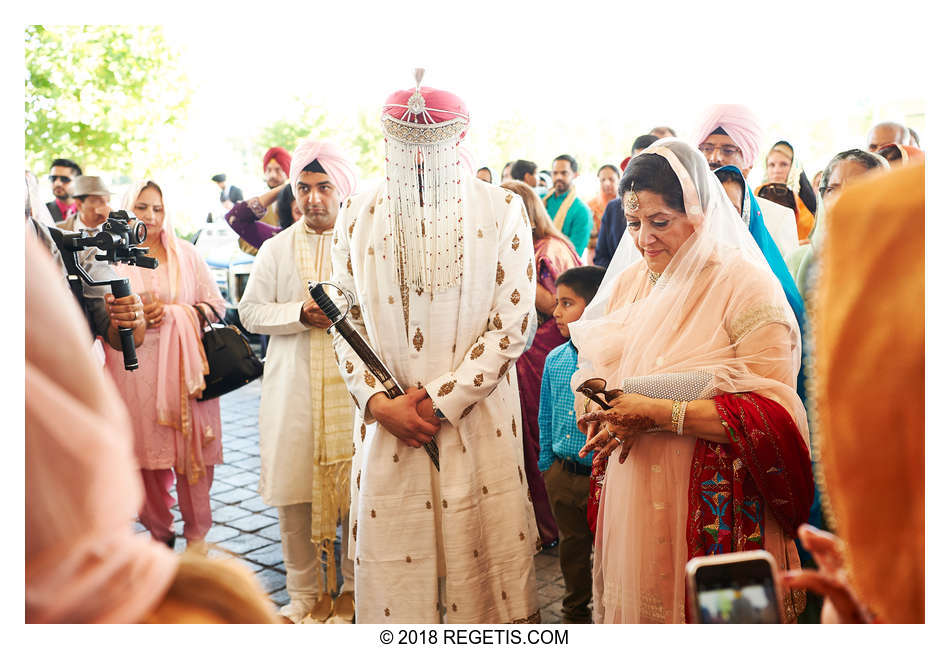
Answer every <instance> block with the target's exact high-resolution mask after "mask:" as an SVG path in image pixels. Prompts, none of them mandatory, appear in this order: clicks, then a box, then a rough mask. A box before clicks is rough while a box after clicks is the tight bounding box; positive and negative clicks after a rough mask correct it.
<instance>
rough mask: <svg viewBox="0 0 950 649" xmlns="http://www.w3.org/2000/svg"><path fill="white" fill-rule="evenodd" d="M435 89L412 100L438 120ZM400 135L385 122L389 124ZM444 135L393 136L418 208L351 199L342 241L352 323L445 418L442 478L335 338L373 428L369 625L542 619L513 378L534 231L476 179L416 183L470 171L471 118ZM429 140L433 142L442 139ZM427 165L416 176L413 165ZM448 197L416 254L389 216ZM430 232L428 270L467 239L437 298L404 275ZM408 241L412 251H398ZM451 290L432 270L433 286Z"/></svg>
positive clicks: (390, 147) (387, 188)
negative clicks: (387, 414)
mask: <svg viewBox="0 0 950 649" xmlns="http://www.w3.org/2000/svg"><path fill="white" fill-rule="evenodd" d="M430 92H438V91H433V90H432V89H428V88H421V91H420V89H418V88H417V90H416V93H417V94H425V95H426V96H427V97H429V99H428V100H427V101H429V103H428V106H429V110H430V111H431V112H432V113H433V114H435V115H436V120H437V119H438V113H437V111H436V110H435V109H434V108H433V107H432V104H433V101H434V100H432V99H431V95H430V94H429V93H430ZM448 94H449V93H442V97H443V99H444V97H445V95H448ZM408 95H409V92H408V91H403V92H402V93H396V94H395V95H393V96H392V97H391V99H392V100H391V101H389V102H387V104H388V105H389V104H395V105H396V106H397V108H396V110H397V111H402V110H404V108H405V106H404V105H405V104H406V103H407V98H408ZM450 97H451V98H453V99H456V101H457V102H458V104H456V105H455V108H453V109H452V111H453V112H451V115H467V113H466V112H465V109H464V105H463V104H461V101H460V100H457V98H454V96H451V95H450ZM409 104H410V105H413V102H412V101H409ZM415 105H416V106H418V103H416V104H415ZM426 117H427V118H428V123H431V122H432V121H433V119H432V117H431V116H430V115H428V114H427V115H426ZM404 124H405V123H402V124H396V123H395V122H393V123H392V124H387V123H386V121H385V119H384V126H385V127H386V128H392V127H393V126H394V125H395V126H396V127H400V128H401V126H402V125H404ZM443 124H448V126H447V127H446V128H455V130H454V133H449V134H448V137H450V138H454V139H449V140H448V144H447V145H445V146H442V147H441V149H439V151H436V148H438V147H437V146H436V145H433V146H432V147H428V148H427V145H419V144H409V145H406V146H402V145H400V144H398V143H395V142H393V133H397V134H398V133H399V132H402V131H398V129H397V130H387V134H388V135H389V136H390V137H389V139H388V141H387V159H388V161H389V164H391V165H392V164H398V165H399V166H401V167H402V168H403V169H408V172H407V173H405V174H404V175H403V176H398V174H399V172H398V171H397V170H396V169H395V168H394V167H388V168H387V175H388V176H389V177H390V178H391V179H395V180H398V182H399V183H403V182H405V183H406V185H407V186H409V187H410V192H409V194H408V202H406V203H403V204H401V205H400V204H399V203H397V201H395V200H390V198H389V197H391V196H393V194H394V193H395V192H393V191H391V190H392V189H393V185H390V184H389V183H388V182H387V181H383V182H380V183H379V184H378V185H376V186H374V187H372V188H370V189H368V190H367V191H365V192H363V193H361V194H359V195H356V196H353V197H351V199H350V200H348V201H346V202H345V204H344V207H343V208H342V209H341V210H340V216H339V218H338V219H337V225H336V231H335V234H334V245H333V281H334V282H335V283H337V284H338V285H339V286H340V287H341V288H343V289H344V290H346V291H349V292H351V293H352V294H353V296H354V298H355V300H356V305H355V306H354V307H353V308H352V309H351V310H350V319H351V322H352V323H353V324H354V326H355V327H356V328H357V329H358V330H359V331H360V332H361V333H362V334H363V335H364V337H365V338H366V340H367V341H368V342H369V344H370V345H371V346H372V347H373V348H374V349H375V350H376V351H377V353H378V354H379V355H380V357H381V358H382V360H383V362H384V363H385V364H386V365H387V366H388V367H389V369H390V370H391V371H392V372H393V374H394V375H395V378H396V380H397V381H398V382H399V383H400V384H401V385H402V387H403V388H404V389H405V390H407V391H417V390H418V389H424V390H425V392H426V393H428V396H429V397H431V400H432V403H431V405H430V404H428V399H425V400H423V401H422V402H421V403H419V407H421V408H422V409H425V408H428V410H429V415H430V416H431V414H432V411H433V409H437V410H438V411H440V413H439V414H441V416H442V417H443V420H442V421H441V424H440V425H438V429H437V430H438V432H437V433H436V434H435V436H434V441H435V442H437V444H438V446H439V453H440V464H441V471H437V470H436V469H435V468H434V466H433V464H432V462H431V461H430V459H429V456H428V455H427V453H426V452H425V450H424V449H422V448H418V447H412V446H410V445H408V444H407V443H405V442H404V441H402V440H401V439H399V438H397V437H396V435H395V434H394V433H391V432H390V431H388V430H386V429H385V428H383V426H381V425H379V424H378V423H377V422H376V421H375V419H374V417H373V414H372V408H369V407H368V405H367V404H368V403H369V402H370V400H371V398H373V397H374V395H377V396H378V397H379V398H382V399H385V395H379V393H380V391H381V390H382V388H381V385H380V383H379V382H378V381H377V380H376V379H375V378H374V377H373V376H372V374H370V373H369V372H368V371H367V369H366V367H365V365H364V364H363V363H362V362H361V360H360V359H359V357H358V356H357V355H356V354H355V353H354V352H353V351H352V349H351V348H350V347H349V346H348V345H347V344H346V342H345V341H343V340H342V338H340V337H339V336H335V344H336V349H337V354H338V357H339V361H340V369H341V372H342V373H343V377H344V379H345V381H346V384H347V387H348V388H349V390H350V393H351V394H352V395H353V398H354V400H355V401H356V402H357V409H358V412H359V413H360V414H361V415H362V416H363V418H364V420H363V425H362V426H360V428H359V430H358V433H357V435H356V436H355V438H354V443H355V446H356V454H355V455H354V459H353V478H352V480H351V482H350V486H351V489H352V497H351V509H350V521H351V527H350V529H349V530H348V531H349V534H350V541H351V544H350V552H351V554H352V556H353V558H354V560H355V561H356V608H357V621H359V622H361V623H437V622H440V621H443V620H444V621H445V622H450V623H507V622H524V621H537V620H538V619H539V615H538V604H537V593H536V583H535V574H534V554H535V552H536V550H537V547H538V534H537V527H536V524H535V520H534V512H533V509H532V507H531V503H530V501H529V497H528V491H527V485H526V483H525V480H524V468H523V464H524V460H523V448H522V441H521V434H522V431H521V412H520V402H519V398H518V384H517V373H516V372H515V361H516V360H517V359H518V357H519V356H520V355H521V352H522V351H523V349H524V345H525V340H526V336H527V332H528V329H529V327H530V325H531V324H532V323H531V318H532V316H533V313H534V292H535V280H534V262H533V254H534V253H533V247H532V240H531V230H530V227H529V225H528V219H527V214H526V213H525V209H524V205H523V203H522V202H521V199H520V198H518V197H517V196H515V195H514V194H513V193H512V192H509V191H507V190H504V189H501V188H498V187H493V186H491V185H488V184H486V183H483V182H480V181H478V180H477V179H475V178H474V177H472V176H471V175H469V174H465V175H464V176H461V177H460V176H455V177H454V178H453V177H452V176H451V174H447V175H444V176H441V179H442V182H443V185H442V186H440V188H439V192H438V194H437V193H436V192H435V191H434V190H433V188H432V187H431V186H429V187H426V188H425V189H424V190H421V189H420V188H419V186H418V185H415V184H414V181H413V178H417V179H419V181H420V184H423V183H424V182H425V179H427V178H433V177H434V178H436V179H439V178H440V176H438V175H437V174H436V173H434V172H433V170H434V169H449V170H451V169H456V168H458V166H459V165H457V164H456V162H455V161H456V160H457V158H456V157H455V156H456V152H455V150H454V148H455V147H456V146H457V144H458V141H459V140H460V139H461V136H459V132H460V128H461V127H463V126H464V125H467V119H465V120H464V121H463V122H460V121H459V120H458V119H452V120H451V121H449V122H443ZM460 125H461V127H460ZM439 128H442V127H439ZM462 134H463V135H464V131H462ZM426 137H427V138H428V139H427V140H426V142H432V141H433V140H435V139H436V138H437V137H439V132H438V130H433V131H430V132H429V133H427V134H426ZM397 149H398V151H397ZM417 156H418V159H419V160H420V163H419V164H420V167H419V168H417V167H416V166H415V164H414V163H413V162H412V161H414V160H416V159H417ZM438 156H443V157H442V158H439V157H438ZM423 158H424V159H425V163H424V164H423V163H422V162H421V161H422V160H423ZM407 160H409V161H410V162H409V164H408V165H406V164H403V163H404V162H405V161H407ZM397 161H399V162H397ZM422 194H424V196H425V199H424V200H420V197H421V195H422ZM446 196H450V197H451V198H450V199H448V200H447V199H446V198H445V197H446ZM439 201H442V202H441V205H442V206H444V207H443V208H440V209H436V210H434V212H428V211H427V212H426V213H425V214H426V219H427V220H426V221H425V223H427V224H428V228H427V227H422V228H421V231H416V232H415V234H414V235H412V236H416V237H417V238H416V240H415V242H413V241H409V236H410V235H408V234H407V228H411V227H412V226H413V225H415V224H413V223H409V222H404V223H406V224H407V225H404V226H399V225H398V222H399V219H398V218H394V217H393V216H391V215H395V214H398V213H400V210H402V213H406V210H409V211H411V210H412V208H413V203H414V204H415V206H420V205H421V203H422V202H427V203H429V204H430V205H431V204H432V203H433V202H434V203H435V205H437V206H438V205H440V203H439ZM454 206H458V207H456V208H455V210H454V212H453V210H452V208H453V207H454ZM456 227H457V230H455V231H454V232H453V228H456ZM427 229H428V233H427V232H426V230H427ZM394 233H395V236H394ZM427 234H428V235H431V236H432V239H430V240H429V241H428V243H427V246H426V250H427V251H433V252H432V254H431V255H429V257H427V261H429V260H431V259H433V258H435V259H440V257H439V255H440V254H442V253H443V252H444V251H445V250H446V248H445V247H443V248H439V249H438V250H437V246H440V245H443V244H442V243H441V242H440V241H439V240H438V239H437V238H438V237H441V238H442V239H441V241H445V237H447V236H449V235H451V236H449V238H451V239H452V242H450V244H449V246H448V249H450V250H451V249H453V246H454V241H458V242H459V243H460V245H459V247H458V253H457V254H458V257H457V258H458V261H459V268H458V271H457V272H456V274H455V278H454V280H452V279H451V274H446V275H442V276H441V278H442V280H445V279H446V278H449V279H448V281H449V282H451V283H450V285H449V286H447V287H445V286H443V287H440V288H433V289H432V290H426V289H425V288H423V287H421V286H413V283H412V282H411V281H410V279H411V278H408V277H407V276H406V275H401V273H403V271H402V270H400V268H403V269H405V268H409V269H411V268H412V266H411V265H408V262H407V265H406V266H404V267H401V266H400V264H399V263H398V262H397V259H398V258H400V257H402V258H403V259H405V258H406V250H408V251H409V252H410V253H411V252H412V251H413V250H418V243H419V241H420V239H419V238H418V237H419V236H421V237H422V238H423V240H424V237H425V236H427ZM397 238H400V239H401V241H402V242H401V243H399V244H396V243H395V241H396V239H397ZM434 242H435V245H433V243H434ZM453 254H455V253H453ZM442 258H445V257H442ZM450 261H454V259H451V260H450ZM448 265H449V266H451V263H450V264H448ZM433 268H434V269H436V270H438V269H437V268H436V265H435V264H433ZM400 276H402V277H404V278H405V279H404V280H403V281H400V279H399V278H400ZM442 280H440V279H439V278H438V277H436V274H435V273H433V279H432V281H433V284H435V283H436V282H438V281H442ZM417 394H418V392H417ZM404 398H405V397H400V399H404ZM395 401H398V400H394V402H395Z"/></svg>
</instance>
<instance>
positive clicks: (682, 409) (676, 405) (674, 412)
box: [670, 400, 689, 435]
mask: <svg viewBox="0 0 950 649" xmlns="http://www.w3.org/2000/svg"><path fill="white" fill-rule="evenodd" d="M687 405H689V402H688V401H676V400H674V401H673V407H672V409H671V412H670V419H672V424H673V425H672V431H673V433H675V434H676V435H682V434H683V422H684V421H685V420H686V406H687Z"/></svg>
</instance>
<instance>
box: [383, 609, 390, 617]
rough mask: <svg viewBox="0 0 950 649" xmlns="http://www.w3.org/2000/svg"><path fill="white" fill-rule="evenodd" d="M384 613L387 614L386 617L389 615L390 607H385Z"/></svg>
mask: <svg viewBox="0 0 950 649" xmlns="http://www.w3.org/2000/svg"><path fill="white" fill-rule="evenodd" d="M383 613H384V614H385V615H386V617H389V609H388V608H387V609H383Z"/></svg>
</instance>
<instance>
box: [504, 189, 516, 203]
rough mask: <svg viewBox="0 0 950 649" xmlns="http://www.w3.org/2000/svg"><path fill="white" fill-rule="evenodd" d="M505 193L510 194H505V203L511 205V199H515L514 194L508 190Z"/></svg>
mask: <svg viewBox="0 0 950 649" xmlns="http://www.w3.org/2000/svg"><path fill="white" fill-rule="evenodd" d="M505 191H506V192H508V193H507V194H505V203H510V202H511V199H512V198H513V197H514V194H512V193H511V192H510V191H508V190H507V189H506V190H505Z"/></svg>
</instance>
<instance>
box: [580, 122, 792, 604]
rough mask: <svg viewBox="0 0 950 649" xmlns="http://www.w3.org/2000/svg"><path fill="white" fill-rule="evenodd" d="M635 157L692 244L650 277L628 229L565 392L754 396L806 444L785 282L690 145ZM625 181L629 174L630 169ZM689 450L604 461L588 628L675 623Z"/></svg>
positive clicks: (788, 558) (677, 441)
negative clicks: (774, 405) (652, 172)
mask: <svg viewBox="0 0 950 649" xmlns="http://www.w3.org/2000/svg"><path fill="white" fill-rule="evenodd" d="M640 155H660V156H662V157H663V158H664V159H665V160H666V161H667V162H668V163H669V168H670V170H671V172H672V173H675V175H676V177H677V178H678V179H679V182H680V185H681V187H682V189H683V196H684V203H685V215H682V216H676V217H674V218H686V219H688V220H689V222H690V223H691V224H692V225H693V227H694V232H693V234H692V235H690V236H689V238H688V239H687V240H686V241H685V242H684V243H683V244H682V246H681V247H680V248H679V249H678V250H677V251H676V253H675V254H674V255H673V258H672V259H671V261H670V263H669V264H668V266H667V267H666V268H665V269H664V271H663V273H662V274H661V275H660V276H659V278H656V277H652V278H651V273H649V272H648V268H647V266H646V262H645V261H644V259H643V258H642V256H641V254H640V252H639V251H638V249H637V247H636V246H635V242H634V237H635V236H637V233H636V232H635V231H633V230H632V229H628V230H627V232H626V233H625V234H624V236H623V238H622V240H621V243H620V245H619V247H618V249H617V252H616V253H615V255H614V257H613V260H612V261H611V264H610V267H609V268H608V271H607V274H606V276H605V278H604V281H603V283H602V284H601V286H600V289H599V291H598V292H597V295H596V296H595V297H594V299H593V300H592V301H591V303H590V305H588V307H587V309H586V311H585V313H584V315H583V317H582V318H581V319H580V320H578V321H577V322H575V323H572V324H571V325H570V330H571V338H572V341H573V342H574V344H575V346H576V347H577V349H578V356H579V359H578V367H579V370H578V372H577V373H576V374H575V376H574V380H573V381H572V384H573V385H574V386H576V385H577V384H578V383H579V382H580V381H582V380H584V379H587V378H590V377H592V376H597V377H602V378H604V379H606V380H607V386H608V388H620V387H622V388H624V390H625V391H626V392H635V393H639V394H644V395H645V396H650V397H654V398H664V399H685V400H694V399H699V398H710V397H712V396H714V395H717V394H722V393H739V392H751V391H754V392H756V393H758V394H760V395H762V396H765V397H767V398H770V399H773V400H774V401H776V402H778V403H780V404H781V405H782V406H783V407H784V408H785V409H786V410H787V411H788V412H789V413H790V415H791V417H792V419H793V421H794V422H795V423H796V425H797V428H798V430H799V432H800V433H801V435H802V436H803V438H804V439H805V441H806V444H807V440H808V428H807V423H806V418H805V410H804V407H803V406H802V402H801V400H800V399H799V397H798V395H797V394H796V392H795V384H796V383H795V382H796V376H797V374H798V369H799V365H800V362H801V360H800V359H801V352H800V349H801V335H800V332H799V330H798V325H797V323H796V320H795V316H794V314H793V313H792V310H791V308H790V307H789V306H788V302H787V300H786V298H785V295H784V292H783V290H782V287H781V284H780V283H779V282H778V280H777V279H776V278H775V276H774V275H773V273H772V271H771V270H770V269H769V266H768V264H767V263H766V261H765V258H764V257H763V256H762V253H761V252H760V251H759V248H758V246H757V245H756V243H755V241H754V240H753V238H752V236H751V234H750V233H749V230H748V228H747V227H746V226H745V224H744V223H743V222H742V220H741V219H740V217H739V215H738V214H737V213H736V211H735V208H734V207H733V206H732V204H731V203H730V202H729V199H728V197H727V196H726V193H725V191H724V190H723V188H722V185H721V184H720V183H719V181H718V180H717V179H716V178H715V176H714V175H713V174H712V172H711V171H710V170H709V167H708V165H707V163H706V160H705V158H704V157H703V156H702V154H700V153H699V151H698V150H696V149H695V147H693V146H691V145H689V144H687V143H685V142H682V141H680V140H677V139H674V138H667V139H663V140H659V141H657V142H655V143H654V144H653V145H652V146H651V147H649V148H648V149H646V150H645V151H643V152H641V153H640ZM627 170H628V173H629V172H630V171H633V173H636V169H635V165H631V166H628V168H627ZM636 186H637V182H636V177H634V183H633V187H634V191H636ZM622 198H623V197H622ZM634 214H635V212H634ZM644 236H648V235H644ZM649 236H652V235H649ZM651 280H655V284H654V283H653V281H651ZM688 417H689V415H688V409H687V419H688ZM657 423H658V424H659V425H661V426H664V425H665V426H666V427H669V425H670V422H657ZM695 444H696V438H693V437H689V436H674V435H672V434H669V433H659V434H641V435H638V436H636V437H634V443H633V447H632V448H631V451H630V457H629V458H628V459H627V461H626V462H625V463H624V464H622V465H621V464H618V463H617V456H618V454H617V453H614V454H613V455H612V456H611V458H610V460H609V462H608V466H607V472H606V478H605V482H604V491H603V495H602V500H601V507H600V511H599V519H598V524H597V525H598V526H597V538H596V541H595V550H594V593H595V594H594V604H595V610H594V617H595V620H596V621H604V622H680V621H683V618H682V616H683V610H684V609H683V598H684V596H685V594H684V587H683V585H684V583H685V564H686V558H687V556H686V552H687V551H686V538H685V536H686V533H685V529H686V520H687V517H688V514H689V512H688V511H687V490H688V486H689V476H690V466H691V459H692V454H693V450H694V447H695ZM766 518H767V520H766V524H765V536H766V539H767V540H766V549H767V550H769V551H770V552H772V553H773V555H775V556H776V560H777V562H778V564H779V567H780V568H789V567H795V566H796V565H797V563H798V561H797V555H794V556H793V555H792V552H793V551H794V546H792V550H789V549H788V543H791V542H790V541H789V540H788V539H786V538H785V537H784V536H783V534H782V532H781V529H780V527H778V525H777V523H775V522H774V520H773V519H771V518H770V514H767V517H766Z"/></svg>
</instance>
